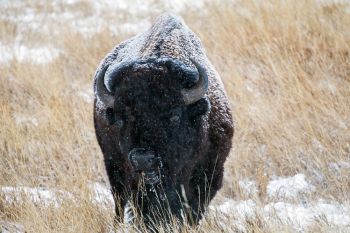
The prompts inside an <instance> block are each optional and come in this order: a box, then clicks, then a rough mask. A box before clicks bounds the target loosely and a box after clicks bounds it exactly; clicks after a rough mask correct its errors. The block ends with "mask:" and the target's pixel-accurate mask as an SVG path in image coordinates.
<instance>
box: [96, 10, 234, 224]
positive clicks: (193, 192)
mask: <svg viewBox="0 0 350 233" xmlns="http://www.w3.org/2000/svg"><path fill="white" fill-rule="evenodd" d="M191 59H194V60H196V61H197V62H198V63H199V64H200V65H201V66H203V67H204V68H205V70H206V73H207V75H208V79H209V88H208V91H207V93H206V95H204V96H203V97H202V98H201V99H199V100H198V101H196V102H195V103H192V104H190V105H186V104H185V103H184V100H183V99H182V95H181V89H183V88H191V87H193V86H194V85H195V84H196V82H197V81H198V71H197V70H196V67H195V66H194V65H193V63H192V62H191ZM132 61H133V62H132ZM122 62H125V65H123V67H127V68H126V69H125V70H124V71H123V72H122V77H119V79H118V81H117V82H116V84H113V85H115V87H114V86H113V85H112V84H111V85H112V86H113V88H117V89H118V91H113V93H112V96H113V98H114V105H113V107H111V108H107V107H105V106H104V105H103V104H101V103H99V102H100V100H99V99H98V98H96V85H97V84H96V78H95V105H94V124H95V130H96V136H97V140H98V142H99V145H100V147H101V149H102V152H103V155H104V159H105V165H106V169H107V174H108V177H109V181H110V184H111V187H112V191H113V194H114V195H115V196H116V200H115V202H116V216H117V218H121V219H122V216H123V211H124V210H123V207H124V206H125V204H126V202H127V201H132V202H133V203H134V204H135V205H136V206H137V208H138V210H139V214H141V215H142V216H143V219H144V221H145V223H146V224H148V225H150V224H151V223H150V222H152V221H153V220H155V221H156V222H157V221H159V219H158V218H157V217H156V216H155V214H154V213H155V212H159V211H157V209H159V207H164V208H165V209H166V210H168V209H169V207H170V210H171V212H172V214H173V215H175V216H177V217H178V218H179V219H180V221H182V220H183V216H186V217H187V218H188V219H189V220H190V221H192V222H193V223H196V222H198V220H199V219H200V218H201V215H202V214H203V212H204V210H205V207H206V206H207V205H208V203H209V201H210V200H211V199H212V198H213V197H214V195H215V194H216V192H217V191H218V190H219V189H220V187H221V185H222V179H223V165H224V162H225V159H226V157H227V155H228V154H229V151H230V148H231V139H232V136H233V122H232V118H231V111H230V108H229V102H228V99H227V97H226V94H225V92H224V89H223V86H222V83H221V80H220V77H219V75H218V74H217V72H216V71H215V69H214V67H213V66H212V65H211V63H210V62H209V61H208V59H207V57H206V55H205V53H204V49H203V47H202V45H201V42H200V40H199V39H198V37H197V36H196V35H195V34H194V33H193V32H192V31H191V30H190V29H189V28H188V27H187V26H186V25H185V24H184V22H183V21H182V20H181V19H179V18H177V17H175V16H173V15H169V14H165V15H162V16H160V17H159V18H158V19H157V20H156V22H155V23H154V25H153V26H152V28H151V29H150V30H148V31H147V32H145V33H142V34H140V35H138V36H136V37H134V38H132V39H129V40H127V41H125V42H123V43H121V44H120V45H118V46H117V47H115V48H114V49H113V50H112V51H111V53H110V54H108V55H107V57H106V58H105V59H104V60H103V61H102V62H101V64H100V66H99V68H98V70H97V74H98V73H99V72H102V70H105V69H106V68H107V67H109V66H113V65H116V64H121V63H122ZM96 76H97V75H96ZM109 81H110V80H105V84H106V83H107V84H108V82H109ZM118 206H121V207H122V208H119V207H118ZM165 219H167V217H165Z"/></svg>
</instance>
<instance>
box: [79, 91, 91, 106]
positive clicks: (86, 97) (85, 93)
mask: <svg viewBox="0 0 350 233" xmlns="http://www.w3.org/2000/svg"><path fill="white" fill-rule="evenodd" d="M78 95H79V96H80V97H81V98H82V99H83V100H84V101H85V102H86V103H92V102H93V100H94V93H93V91H92V88H88V89H85V90H81V91H79V92H78Z"/></svg>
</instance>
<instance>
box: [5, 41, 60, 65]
mask: <svg viewBox="0 0 350 233" xmlns="http://www.w3.org/2000/svg"><path fill="white" fill-rule="evenodd" d="M60 53H61V51H60V50H58V49H56V48H52V47H46V46H42V47H35V48H29V47H27V46H25V45H21V44H19V43H14V44H12V45H4V44H2V43H1V42H0V54H1V57H0V63H4V64H8V63H9V62H10V61H11V60H13V59H16V60H18V61H19V62H30V63H36V64H45V63H49V62H51V61H53V60H54V59H56V58H57V57H58V56H59V54H60Z"/></svg>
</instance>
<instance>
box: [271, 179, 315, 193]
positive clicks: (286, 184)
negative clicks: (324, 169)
mask: <svg viewBox="0 0 350 233" xmlns="http://www.w3.org/2000/svg"><path fill="white" fill-rule="evenodd" d="M266 189H267V195H268V197H269V198H277V199H279V198H296V197H297V196H298V195H299V194H302V193H310V192H313V191H314V190H315V187H314V186H313V185H311V184H310V183H309V182H307V181H306V179H305V175H304V174H297V175H295V176H293V177H278V178H276V179H275V180H272V181H270V182H269V183H268V184H267V187H266Z"/></svg>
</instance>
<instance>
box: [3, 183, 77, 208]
mask: <svg viewBox="0 0 350 233" xmlns="http://www.w3.org/2000/svg"><path fill="white" fill-rule="evenodd" d="M0 193H2V194H4V199H5V201H6V202H8V203H17V202H19V203H22V202H23V201H24V200H23V198H24V196H25V197H27V198H28V199H29V200H30V201H31V202H33V203H35V204H42V205H44V206H50V205H53V206H55V207H58V206H59V205H60V201H59V197H62V196H65V197H68V198H73V196H72V194H70V193H68V192H65V191H61V190H50V189H45V188H31V187H23V186H18V187H10V186H7V187H0Z"/></svg>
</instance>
